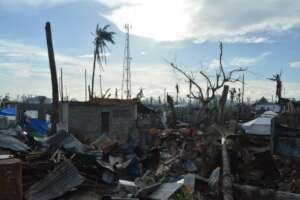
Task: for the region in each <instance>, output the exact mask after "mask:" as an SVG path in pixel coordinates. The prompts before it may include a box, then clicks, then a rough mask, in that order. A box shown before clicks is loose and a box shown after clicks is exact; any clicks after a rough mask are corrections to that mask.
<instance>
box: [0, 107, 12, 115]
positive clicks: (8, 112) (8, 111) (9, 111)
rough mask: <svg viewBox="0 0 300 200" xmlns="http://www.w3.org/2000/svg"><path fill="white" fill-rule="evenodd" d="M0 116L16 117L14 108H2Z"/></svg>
mask: <svg viewBox="0 0 300 200" xmlns="http://www.w3.org/2000/svg"><path fill="white" fill-rule="evenodd" d="M0 115H2V116H16V109H15V108H3V109H1V110H0Z"/></svg>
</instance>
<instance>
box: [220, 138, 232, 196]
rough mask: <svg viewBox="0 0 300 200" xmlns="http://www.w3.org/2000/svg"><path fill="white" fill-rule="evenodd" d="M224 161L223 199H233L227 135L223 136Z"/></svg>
mask: <svg viewBox="0 0 300 200" xmlns="http://www.w3.org/2000/svg"><path fill="white" fill-rule="evenodd" d="M222 162H223V179H222V180H223V181H222V192H223V199H224V200H233V192H232V175H231V170H230V162H229V158H228V152H227V147H226V138H225V136H223V137H222Z"/></svg>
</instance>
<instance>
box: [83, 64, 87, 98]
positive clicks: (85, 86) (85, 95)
mask: <svg viewBox="0 0 300 200" xmlns="http://www.w3.org/2000/svg"><path fill="white" fill-rule="evenodd" d="M84 100H85V101H87V83H86V69H84Z"/></svg>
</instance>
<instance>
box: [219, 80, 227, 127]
mask: <svg viewBox="0 0 300 200" xmlns="http://www.w3.org/2000/svg"><path fill="white" fill-rule="evenodd" d="M228 91H229V86H228V85H224V87H223V92H222V96H221V98H220V100H219V112H218V123H220V124H223V123H224V107H225V105H226V100H227V95H228Z"/></svg>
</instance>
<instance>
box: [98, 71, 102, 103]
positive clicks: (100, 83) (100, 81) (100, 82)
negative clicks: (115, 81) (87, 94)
mask: <svg viewBox="0 0 300 200" xmlns="http://www.w3.org/2000/svg"><path fill="white" fill-rule="evenodd" d="M99 86H100V98H102V79H101V75H99Z"/></svg>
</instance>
